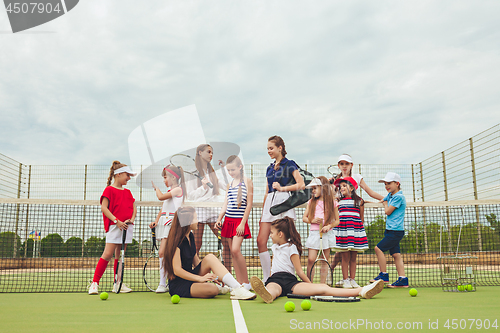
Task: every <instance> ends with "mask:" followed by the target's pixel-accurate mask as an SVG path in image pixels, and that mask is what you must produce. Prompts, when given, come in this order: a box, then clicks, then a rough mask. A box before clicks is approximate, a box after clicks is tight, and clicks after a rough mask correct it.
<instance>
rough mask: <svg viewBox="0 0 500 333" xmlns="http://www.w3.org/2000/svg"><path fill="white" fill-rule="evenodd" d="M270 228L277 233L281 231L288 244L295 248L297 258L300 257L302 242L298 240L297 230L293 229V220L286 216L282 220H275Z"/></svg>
mask: <svg viewBox="0 0 500 333" xmlns="http://www.w3.org/2000/svg"><path fill="white" fill-rule="evenodd" d="M271 226H273V227H274V228H275V229H276V230H277V231H278V232H279V231H281V232H282V233H283V234H284V235H285V238H286V239H287V240H288V242H289V243H291V244H293V245H295V246H296V247H297V251H298V252H299V256H301V255H302V242H301V240H300V234H299V233H298V231H297V229H295V223H294V222H293V219H291V218H290V217H288V216H286V217H284V218H282V219H279V220H275V221H274V222H272V224H271Z"/></svg>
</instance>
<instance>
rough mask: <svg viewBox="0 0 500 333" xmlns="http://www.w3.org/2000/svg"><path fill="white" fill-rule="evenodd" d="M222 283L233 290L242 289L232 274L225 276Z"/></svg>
mask: <svg viewBox="0 0 500 333" xmlns="http://www.w3.org/2000/svg"><path fill="white" fill-rule="evenodd" d="M222 282H224V283H225V284H227V285H228V286H230V287H231V288H233V289H236V288H239V287H241V284H239V283H238V281H236V279H235V278H234V277H233V276H232V275H231V274H230V273H227V274H226V275H224V277H223V278H222Z"/></svg>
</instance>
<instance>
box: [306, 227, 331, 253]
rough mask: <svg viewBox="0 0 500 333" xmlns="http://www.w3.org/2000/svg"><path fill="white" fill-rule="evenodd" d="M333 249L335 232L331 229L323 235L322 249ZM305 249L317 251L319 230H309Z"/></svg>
mask: <svg viewBox="0 0 500 333" xmlns="http://www.w3.org/2000/svg"><path fill="white" fill-rule="evenodd" d="M333 247H335V232H334V231H333V229H331V230H330V231H328V232H327V233H326V234H323V249H330V248H333ZM306 248H308V249H313V250H319V230H311V231H310V232H309V237H307V241H306Z"/></svg>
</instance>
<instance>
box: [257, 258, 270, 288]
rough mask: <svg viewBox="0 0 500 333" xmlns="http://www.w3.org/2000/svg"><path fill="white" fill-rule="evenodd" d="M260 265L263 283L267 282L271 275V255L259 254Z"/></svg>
mask: <svg viewBox="0 0 500 333" xmlns="http://www.w3.org/2000/svg"><path fill="white" fill-rule="evenodd" d="M259 259H260V265H261V266H262V274H263V278H262V281H264V282H266V281H267V279H268V278H269V275H270V274H271V255H269V252H268V251H266V252H261V253H259Z"/></svg>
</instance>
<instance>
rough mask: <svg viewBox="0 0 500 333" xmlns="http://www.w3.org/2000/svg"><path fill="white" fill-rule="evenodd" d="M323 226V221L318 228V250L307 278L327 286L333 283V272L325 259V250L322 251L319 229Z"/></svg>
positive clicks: (321, 235) (321, 238)
mask: <svg viewBox="0 0 500 333" xmlns="http://www.w3.org/2000/svg"><path fill="white" fill-rule="evenodd" d="M322 228H323V223H321V225H320V229H319V251H318V256H317V257H316V260H315V261H314V264H313V265H312V267H311V270H310V271H309V276H308V278H309V280H311V283H324V284H327V285H329V286H332V284H333V273H332V268H331V267H330V264H329V263H328V260H326V256H325V252H324V251H323V233H322V232H321V229H322Z"/></svg>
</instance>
